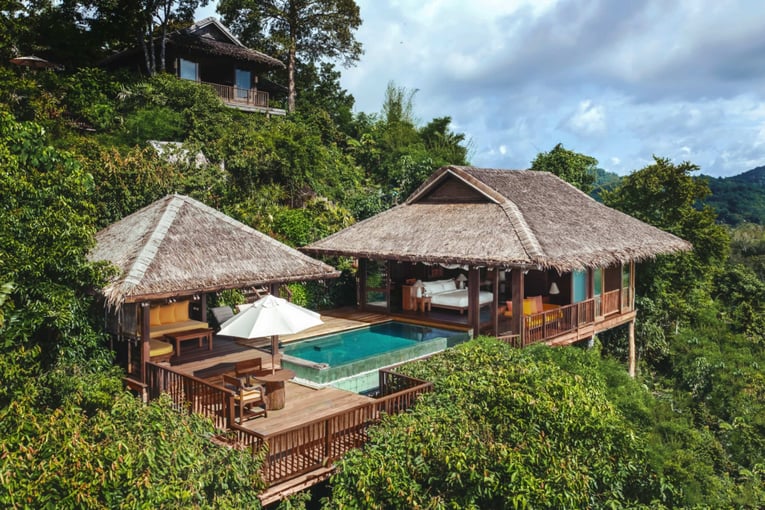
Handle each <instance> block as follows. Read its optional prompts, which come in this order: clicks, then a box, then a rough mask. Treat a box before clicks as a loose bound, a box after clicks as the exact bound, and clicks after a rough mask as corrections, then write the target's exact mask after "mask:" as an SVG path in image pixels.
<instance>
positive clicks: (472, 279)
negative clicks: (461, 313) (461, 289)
mask: <svg viewBox="0 0 765 510" xmlns="http://www.w3.org/2000/svg"><path fill="white" fill-rule="evenodd" d="M480 292H481V270H480V269H478V268H477V267H471V268H470V269H469V270H468V324H469V326H470V327H471V328H472V329H473V336H474V337H476V336H478V335H479V334H480V332H481V305H480V303H479V293H480Z"/></svg>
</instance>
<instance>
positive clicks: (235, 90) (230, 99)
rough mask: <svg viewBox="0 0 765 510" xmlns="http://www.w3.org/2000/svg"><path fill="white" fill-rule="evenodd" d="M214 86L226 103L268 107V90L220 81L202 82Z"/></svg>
mask: <svg viewBox="0 0 765 510" xmlns="http://www.w3.org/2000/svg"><path fill="white" fill-rule="evenodd" d="M202 83H204V84H205V85H209V86H210V87H212V88H213V90H214V91H215V93H216V94H217V95H218V97H220V98H221V99H222V100H223V101H224V102H226V103H236V104H246V105H252V106H262V107H263V108H268V100H269V96H268V92H264V91H262V90H257V89H242V88H239V87H232V86H231V85H221V84H220V83H210V82H202Z"/></svg>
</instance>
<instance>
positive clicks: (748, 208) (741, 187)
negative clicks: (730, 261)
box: [591, 166, 765, 226]
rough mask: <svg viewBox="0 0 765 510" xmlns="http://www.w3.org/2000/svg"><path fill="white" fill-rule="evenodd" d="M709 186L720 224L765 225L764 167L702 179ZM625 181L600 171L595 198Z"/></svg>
mask: <svg viewBox="0 0 765 510" xmlns="http://www.w3.org/2000/svg"><path fill="white" fill-rule="evenodd" d="M697 178H698V179H705V180H706V181H707V182H708V183H709V189H710V190H712V195H711V196H709V197H708V198H707V199H706V200H705V201H704V204H707V205H710V206H712V207H713V208H714V209H715V210H716V211H717V217H718V221H719V222H720V223H725V224H727V225H731V226H736V225H738V224H740V223H744V222H748V223H757V224H759V225H765V166H760V167H757V168H754V169H752V170H749V171H748V172H744V173H742V174H739V175H734V176H733V177H710V176H708V175H700V176H698V177H697ZM620 180H621V177H620V176H619V175H618V174H615V173H613V172H608V171H606V170H603V169H602V168H598V169H596V174H595V189H594V190H593V191H592V193H591V195H592V197H593V198H594V199H595V200H598V201H600V192H601V191H602V190H604V189H606V190H608V189H611V188H613V187H614V186H616V185H617V184H619V181H620Z"/></svg>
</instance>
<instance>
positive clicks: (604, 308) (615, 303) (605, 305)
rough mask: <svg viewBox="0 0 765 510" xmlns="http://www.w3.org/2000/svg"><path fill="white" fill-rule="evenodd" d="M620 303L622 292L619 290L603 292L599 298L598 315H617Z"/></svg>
mask: <svg viewBox="0 0 765 510" xmlns="http://www.w3.org/2000/svg"><path fill="white" fill-rule="evenodd" d="M621 301H622V291H621V290H619V289H616V290H611V291H608V292H604V293H603V295H602V296H601V304H600V314H601V315H603V316H605V315H611V314H612V313H617V312H619V310H620V304H621Z"/></svg>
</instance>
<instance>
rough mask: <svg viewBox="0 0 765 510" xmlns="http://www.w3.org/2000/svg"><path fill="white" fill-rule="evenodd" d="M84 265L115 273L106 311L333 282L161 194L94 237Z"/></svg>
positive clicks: (212, 215) (241, 228)
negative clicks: (104, 265) (106, 266)
mask: <svg viewBox="0 0 765 510" xmlns="http://www.w3.org/2000/svg"><path fill="white" fill-rule="evenodd" d="M96 243H97V245H96V247H95V248H94V249H93V251H92V252H91V253H90V255H89V258H90V259H91V260H94V261H96V260H107V261H110V262H111V263H112V264H114V265H115V266H117V268H118V269H119V272H120V273H119V275H117V277H116V278H115V279H114V280H113V281H112V282H110V283H109V284H108V285H107V286H106V287H105V288H104V289H103V294H104V296H105V297H106V301H107V304H108V305H109V306H119V305H120V304H121V303H123V302H137V301H148V300H152V299H163V298H166V297H171V296H183V295H190V294H195V293H199V292H215V291H219V290H223V289H236V288H246V287H252V286H259V285H264V284H270V283H278V282H291V281H303V280H319V279H325V278H335V277H337V276H339V272H338V271H336V270H335V269H334V268H332V267H330V266H328V265H327V264H324V263H323V262H319V261H318V260H314V259H312V258H311V257H309V256H307V255H304V254H303V253H300V252H299V251H297V250H295V249H292V248H290V247H289V246H286V245H284V244H282V243H280V242H279V241H276V240H275V239H272V238H270V237H268V236H267V235H265V234H262V233H260V232H258V231H257V230H255V229H253V228H250V227H248V226H247V225H244V224H242V223H240V222H238V221H236V220H234V219H233V218H230V217H228V216H226V215H225V214H223V213H221V212H219V211H216V210H215V209H212V208H211V207H208V206H206V205H204V204H202V203H200V202H198V201H196V200H194V199H192V198H189V197H186V196H183V195H168V196H166V197H164V198H162V199H161V200H158V201H156V202H154V203H153V204H151V205H148V206H146V207H144V208H143V209H141V210H140V211H137V212H135V213H133V214H131V215H130V216H127V217H125V218H123V219H121V220H120V221H118V222H116V223H114V224H112V225H110V226H108V227H106V228H105V229H103V230H101V231H100V232H98V233H97V234H96Z"/></svg>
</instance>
